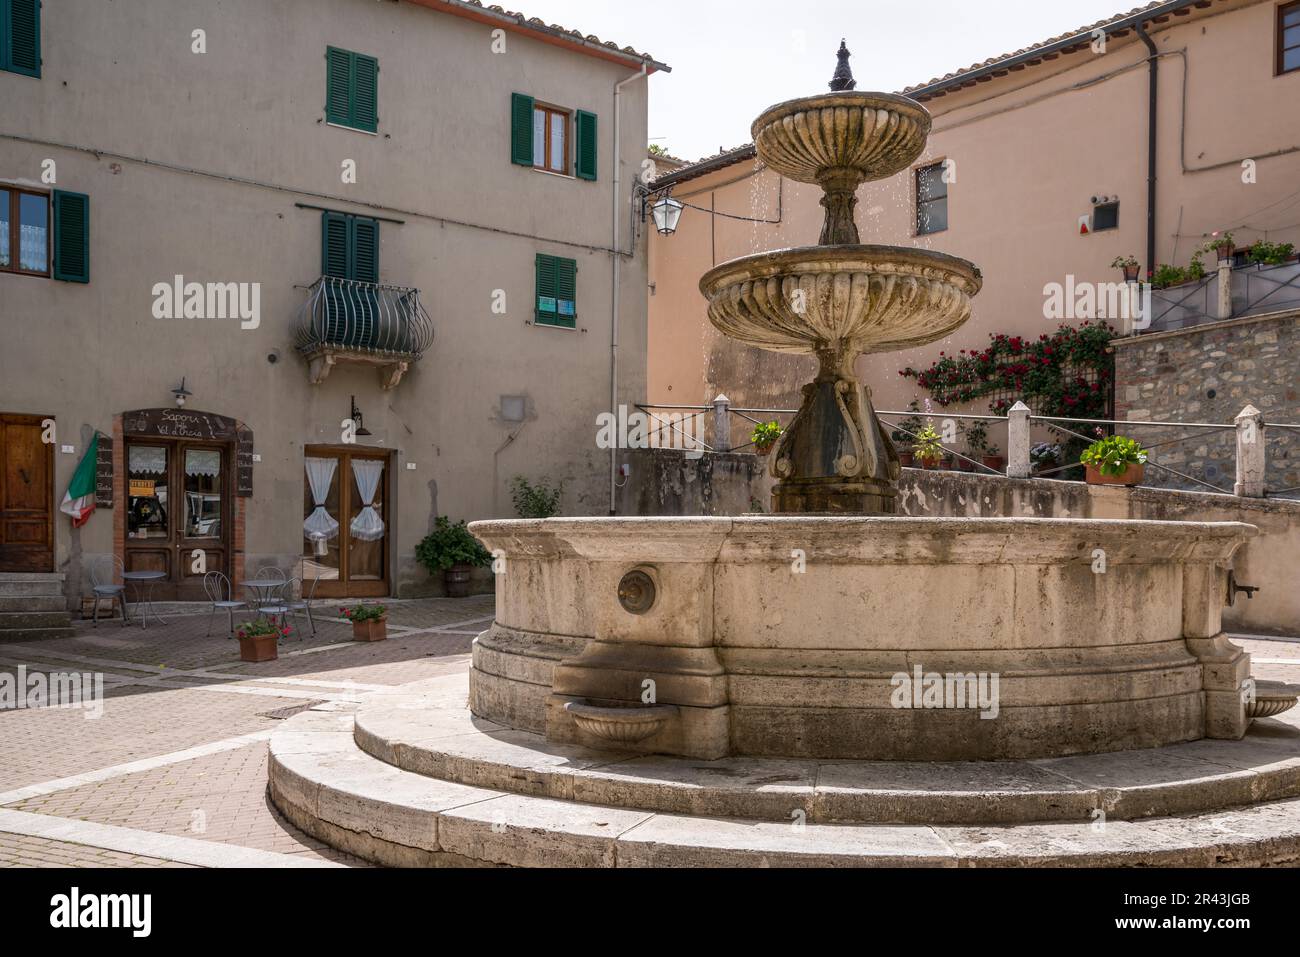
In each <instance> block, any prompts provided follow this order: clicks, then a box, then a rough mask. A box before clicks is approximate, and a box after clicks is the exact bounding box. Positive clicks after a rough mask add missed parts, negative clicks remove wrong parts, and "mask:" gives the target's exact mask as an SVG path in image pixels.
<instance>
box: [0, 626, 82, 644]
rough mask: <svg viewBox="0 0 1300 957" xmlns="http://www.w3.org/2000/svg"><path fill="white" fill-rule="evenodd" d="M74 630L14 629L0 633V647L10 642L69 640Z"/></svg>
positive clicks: (75, 631) (74, 632)
mask: <svg viewBox="0 0 1300 957" xmlns="http://www.w3.org/2000/svg"><path fill="white" fill-rule="evenodd" d="M76 633H77V630H76V629H75V628H14V629H11V630H8V631H0V645H3V644H6V643H8V642H11V641H44V640H46V639H47V638H71V637H73V636H74V635H76Z"/></svg>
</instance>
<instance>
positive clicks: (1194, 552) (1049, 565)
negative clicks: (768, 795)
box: [470, 516, 1255, 760]
mask: <svg viewBox="0 0 1300 957" xmlns="http://www.w3.org/2000/svg"><path fill="white" fill-rule="evenodd" d="M471 530H472V531H473V532H474V534H475V535H477V536H478V537H479V538H480V539H481V540H482V541H484V542H485V543H486V544H487V545H488V547H489V548H490V549H493V550H496V549H500V550H501V553H503V554H504V556H505V566H504V573H503V574H500V575H499V576H498V578H497V611H496V621H495V623H494V624H493V626H492V628H491V629H490V630H489V631H488V632H486V633H484V634H483V635H481V636H479V638H478V639H477V641H476V644H475V649H474V666H473V670H472V672H471V695H470V706H471V708H472V710H473V711H474V713H475V714H477V715H480V716H482V717H484V718H488V719H490V720H492V721H496V722H498V723H501V724H505V725H509V726H512V727H517V728H521V729H525V730H531V731H538V732H545V733H546V734H547V736H548V737H549V738H550V739H551V740H554V741H561V742H571V743H578V744H583V745H586V746H589V747H605V748H609V747H610V746H611V744H610V741H609V739H604V741H603V743H602V739H601V738H600V736H599V735H593V734H592V733H591V730H590V728H583V727H581V726H580V725H579V724H578V723H577V722H576V721H575V717H576V715H575V714H574V713H573V712H572V711H571V710H568V709H566V707H565V706H566V705H567V704H568V703H569V702H573V701H578V702H582V703H585V702H591V701H596V702H600V703H601V704H602V705H618V704H622V705H626V706H629V707H636V706H639V705H640V703H641V702H643V701H647V700H650V701H654V702H656V703H657V704H659V705H674V706H676V707H677V709H678V714H677V715H676V716H675V717H674V718H673V720H672V721H670V722H666V723H665V725H664V726H663V727H662V728H660V729H659V730H656V731H654V732H653V733H650V734H648V735H647V736H646V737H644V738H643V739H641V740H640V741H637V742H632V743H631V744H630V749H631V750H634V751H639V752H644V753H667V754H678V755H684V756H689V757H695V758H705V759H713V758H719V757H723V756H727V755H761V756H797V757H813V758H837V757H842V758H852V759H888V760H990V759H1005V758H1039V757H1053V756H1059V755H1068V754H1080V753H1090V752H1103V751H1117V750H1124V749H1128V748H1145V747H1158V746H1162V745H1166V744H1172V743H1176V742H1180V741H1191V740H1196V739H1198V738H1202V737H1207V736H1208V737H1220V738H1239V737H1241V736H1242V735H1243V734H1244V733H1245V729H1246V725H1247V723H1248V720H1249V719H1248V717H1247V714H1246V706H1245V704H1244V703H1243V695H1242V693H1241V685H1242V682H1244V680H1245V679H1246V678H1247V677H1248V676H1249V656H1248V655H1246V654H1245V653H1244V652H1242V651H1241V650H1240V649H1239V648H1237V647H1236V646H1234V645H1232V644H1231V642H1229V641H1228V640H1227V639H1226V637H1224V636H1223V634H1222V630H1221V627H1220V611H1221V608H1222V604H1223V601H1224V597H1225V595H1226V591H1227V583H1226V579H1227V571H1228V569H1229V568H1230V567H1231V561H1232V556H1233V554H1234V552H1235V551H1236V550H1237V549H1238V548H1239V547H1240V545H1241V544H1242V543H1243V542H1245V541H1246V539H1247V538H1248V536H1250V535H1251V534H1253V533H1254V531H1255V530H1254V528H1253V526H1249V525H1243V524H1239V523H1197V522H1145V521H1103V520H1083V519H1033V518H1012V519H978V518H972V519H957V518H852V517H844V518H838V517H834V518H832V517H825V518H823V517H783V516H774V517H742V518H734V519H729V518H697V519H658V518H626V519H620V518H613V519H547V520H538V521H504V522H477V523H475V524H474V525H472V526H471ZM629 576H632V577H631V578H630V579H629ZM625 579H626V580H629V581H636V582H639V583H640V584H641V590H640V591H638V592H637V594H639V595H651V596H653V597H652V598H650V599H649V600H648V601H639V602H636V603H633V602H630V601H627V598H626V596H627V594H628V593H629V592H628V589H627V587H626V584H625ZM646 580H648V581H649V582H650V585H651V587H646V585H645V582H646ZM621 585H623V588H622V589H621V588H620V586H621ZM620 593H621V594H622V596H623V597H622V599H621V598H620ZM625 744H626V743H625Z"/></svg>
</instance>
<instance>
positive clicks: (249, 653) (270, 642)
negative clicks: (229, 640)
mask: <svg viewBox="0 0 1300 957" xmlns="http://www.w3.org/2000/svg"><path fill="white" fill-rule="evenodd" d="M239 657H240V660H242V661H275V659H276V658H279V657H280V642H279V640H278V639H277V638H276V636H275V635H258V636H256V637H254V638H240V639H239Z"/></svg>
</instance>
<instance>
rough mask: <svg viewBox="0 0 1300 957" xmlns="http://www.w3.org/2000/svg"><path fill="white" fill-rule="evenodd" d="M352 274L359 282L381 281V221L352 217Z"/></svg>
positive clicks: (351, 277) (352, 277)
mask: <svg viewBox="0 0 1300 957" xmlns="http://www.w3.org/2000/svg"><path fill="white" fill-rule="evenodd" d="M352 236H353V239H352V249H353V254H352V255H353V258H352V274H351V276H349V277H348V278H350V279H356V280H357V281H358V282H376V283H377V282H379V222H378V221H377V220H374V219H360V218H357V217H352Z"/></svg>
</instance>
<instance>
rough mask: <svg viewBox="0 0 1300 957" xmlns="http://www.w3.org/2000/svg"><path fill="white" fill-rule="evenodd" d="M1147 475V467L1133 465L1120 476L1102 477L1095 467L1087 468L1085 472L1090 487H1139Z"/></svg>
mask: <svg viewBox="0 0 1300 957" xmlns="http://www.w3.org/2000/svg"><path fill="white" fill-rule="evenodd" d="M1145 474H1146V466H1145V465H1133V464H1130V465H1129V467H1128V468H1126V469H1125V470H1124V471H1123V472H1122V473H1120V474H1119V475H1102V474H1101V472H1100V471H1098V469H1097V466H1095V465H1089V466H1087V468H1086V472H1085V475H1086V478H1087V481H1088V484H1089V485H1138V484H1140V483H1141V482H1142V477H1143V476H1144V475H1145Z"/></svg>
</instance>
